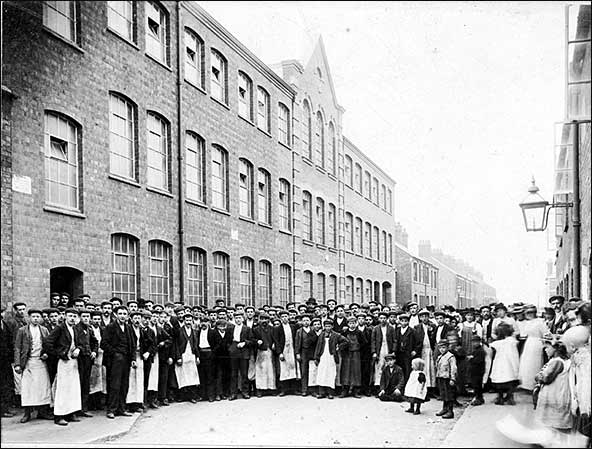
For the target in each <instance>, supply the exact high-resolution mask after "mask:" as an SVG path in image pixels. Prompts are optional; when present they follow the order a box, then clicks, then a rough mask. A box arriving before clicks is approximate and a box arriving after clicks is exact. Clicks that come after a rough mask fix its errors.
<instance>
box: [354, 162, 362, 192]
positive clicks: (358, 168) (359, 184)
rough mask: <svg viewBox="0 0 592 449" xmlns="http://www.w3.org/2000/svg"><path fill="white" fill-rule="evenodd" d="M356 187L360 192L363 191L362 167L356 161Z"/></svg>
mask: <svg viewBox="0 0 592 449" xmlns="http://www.w3.org/2000/svg"><path fill="white" fill-rule="evenodd" d="M354 189H356V191H357V192H358V193H362V167H361V166H360V164H358V163H356V166H355V169H354Z"/></svg>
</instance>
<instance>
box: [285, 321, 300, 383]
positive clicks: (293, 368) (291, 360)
mask: <svg viewBox="0 0 592 449" xmlns="http://www.w3.org/2000/svg"><path fill="white" fill-rule="evenodd" d="M288 330H289V335H288V333H286V334H285V335H286V343H285V345H284V360H283V361H282V360H280V381H283V380H290V379H300V369H299V367H298V363H296V355H295V354H294V346H292V330H291V329H290V328H289V327H288ZM284 331H285V328H284Z"/></svg>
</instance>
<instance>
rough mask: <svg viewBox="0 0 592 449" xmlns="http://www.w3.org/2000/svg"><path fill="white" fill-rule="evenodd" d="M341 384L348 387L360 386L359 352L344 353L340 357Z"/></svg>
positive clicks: (360, 366)
mask: <svg viewBox="0 0 592 449" xmlns="http://www.w3.org/2000/svg"><path fill="white" fill-rule="evenodd" d="M341 384H342V385H347V386H348V387H359V386H360V385H362V365H361V361H360V351H344V352H343V354H342V357H341Z"/></svg>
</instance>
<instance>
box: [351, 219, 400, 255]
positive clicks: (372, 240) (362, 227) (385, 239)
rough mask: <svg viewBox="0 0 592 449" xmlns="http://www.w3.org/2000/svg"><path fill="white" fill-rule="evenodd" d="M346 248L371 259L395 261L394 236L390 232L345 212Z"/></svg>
mask: <svg viewBox="0 0 592 449" xmlns="http://www.w3.org/2000/svg"><path fill="white" fill-rule="evenodd" d="M344 226H345V229H344V231H345V250H346V251H349V252H351V253H354V254H358V255H360V256H365V257H367V258H370V259H374V260H377V261H382V262H383V263H386V264H391V265H392V263H393V236H392V234H391V233H390V232H388V233H387V232H386V231H381V230H380V229H379V228H378V227H377V226H372V224H371V223H369V222H363V221H362V219H361V218H360V217H354V216H353V215H352V214H351V213H350V212H346V213H345V221H344Z"/></svg>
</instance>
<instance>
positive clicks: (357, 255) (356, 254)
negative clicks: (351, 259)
mask: <svg viewBox="0 0 592 449" xmlns="http://www.w3.org/2000/svg"><path fill="white" fill-rule="evenodd" d="M354 254H355V256H356V257H359V258H360V259H363V258H364V256H362V255H361V254H358V253H354Z"/></svg>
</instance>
